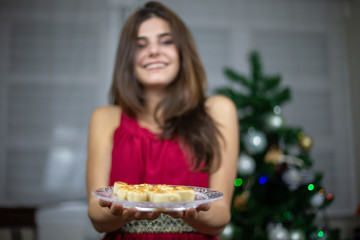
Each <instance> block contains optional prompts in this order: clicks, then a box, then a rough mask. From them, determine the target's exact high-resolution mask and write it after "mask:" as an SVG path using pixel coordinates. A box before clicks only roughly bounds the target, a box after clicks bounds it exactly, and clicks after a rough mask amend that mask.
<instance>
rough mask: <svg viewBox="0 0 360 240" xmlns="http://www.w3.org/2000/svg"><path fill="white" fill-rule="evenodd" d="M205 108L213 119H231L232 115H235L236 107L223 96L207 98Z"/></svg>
mask: <svg viewBox="0 0 360 240" xmlns="http://www.w3.org/2000/svg"><path fill="white" fill-rule="evenodd" d="M205 106H206V108H207V110H208V113H209V114H210V115H211V116H212V117H213V118H215V119H217V118H219V117H222V118H223V117H231V116H233V115H234V114H235V115H236V112H237V111H236V106H235V104H234V102H233V101H232V100H231V99H230V98H228V97H226V96H223V95H214V96H211V97H209V98H208V99H207V100H206V102H205Z"/></svg>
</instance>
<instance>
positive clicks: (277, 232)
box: [268, 223, 289, 240]
mask: <svg viewBox="0 0 360 240" xmlns="http://www.w3.org/2000/svg"><path fill="white" fill-rule="evenodd" d="M268 239H269V240H289V232H288V230H287V229H286V228H284V227H283V225H282V224H281V223H278V224H276V225H275V227H274V228H272V229H270V231H269V235H268Z"/></svg>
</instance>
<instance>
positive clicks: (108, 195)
mask: <svg viewBox="0 0 360 240" xmlns="http://www.w3.org/2000/svg"><path fill="white" fill-rule="evenodd" d="M171 186H174V187H176V186H178V185H171ZM186 187H188V188H191V189H194V191H195V200H194V201H184V202H150V201H146V202H145V201H144V202H138V201H128V200H120V199H118V198H117V196H116V195H115V194H113V187H105V188H99V189H97V190H94V191H93V192H92V195H94V196H95V197H97V198H99V199H102V200H105V201H109V202H113V203H119V204H122V206H123V207H124V208H135V209H136V210H138V211H142V212H154V211H184V210H186V209H190V208H196V207H198V206H199V205H201V204H205V203H209V202H213V201H216V200H218V199H220V198H222V197H223V196H224V194H223V193H222V192H219V191H215V190H212V189H210V188H201V187H192V186H186Z"/></svg>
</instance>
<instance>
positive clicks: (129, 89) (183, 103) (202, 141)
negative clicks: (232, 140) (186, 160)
mask: <svg viewBox="0 0 360 240" xmlns="http://www.w3.org/2000/svg"><path fill="white" fill-rule="evenodd" d="M151 17H159V18H162V19H164V20H165V21H167V22H168V23H169V25H170V29H171V34H172V38H173V41H174V43H175V46H176V47H177V50H178V52H179V56H180V63H181V64H180V69H179V73H178V75H177V77H176V79H175V80H174V81H173V82H172V83H171V84H170V85H169V86H168V87H167V89H166V94H165V97H164V98H163V99H162V101H160V103H159V104H158V106H157V107H156V110H155V115H154V117H155V119H156V121H157V122H158V124H159V125H160V126H161V128H162V134H161V138H162V139H165V138H169V139H175V138H178V139H179V140H180V143H181V145H182V147H183V150H184V151H185V153H186V154H189V155H188V156H189V157H190V159H191V161H192V164H193V167H194V168H195V169H200V168H201V169H202V170H204V171H205V170H208V169H209V167H210V166H215V168H214V169H216V168H217V167H218V166H219V163H220V162H219V161H220V143H219V140H218V139H219V137H221V134H220V132H219V130H218V127H217V125H216V123H215V122H214V121H213V119H212V118H211V117H210V116H209V115H208V113H207V112H206V108H205V100H206V97H205V91H206V75H205V71H204V68H203V66H202V63H201V61H200V58H199V56H198V53H197V50H196V46H195V42H194V40H193V38H192V36H191V33H190V31H189V30H188V28H187V27H186V25H185V24H184V23H183V21H182V20H181V19H180V18H179V17H178V16H177V15H176V14H175V13H174V12H173V11H172V10H170V9H169V8H167V7H166V6H164V5H163V4H161V3H158V2H148V3H146V4H145V5H144V6H143V7H142V8H141V9H139V10H138V11H136V12H135V13H134V14H132V15H131V16H130V17H129V18H128V20H127V21H126V23H125V25H124V27H123V30H122V33H121V37H120V41H119V46H118V50H117V57H116V62H115V69H114V76H113V82H112V86H111V89H110V102H111V103H112V104H115V105H119V106H120V107H121V108H122V111H123V112H124V113H125V114H127V115H128V116H130V117H134V118H136V116H137V113H139V112H142V111H143V110H144V106H145V99H144V98H143V87H142V85H141V84H140V83H139V82H138V81H137V80H136V77H135V73H134V55H135V51H136V40H137V34H138V29H139V26H140V24H141V23H142V22H144V21H145V20H147V19H149V18H151ZM159 110H161V113H162V115H161V116H162V119H163V123H162V124H160V121H158V119H157V118H156V116H157V114H156V113H157V112H158V111H159ZM214 161H216V162H214Z"/></svg>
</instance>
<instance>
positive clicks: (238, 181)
mask: <svg viewBox="0 0 360 240" xmlns="http://www.w3.org/2000/svg"><path fill="white" fill-rule="evenodd" d="M242 184H243V180H242V179H241V178H237V179H235V181H234V185H235V187H240V186H241V185H242Z"/></svg>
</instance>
